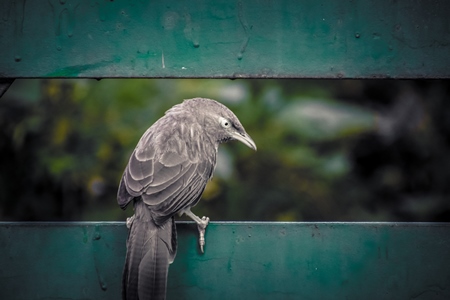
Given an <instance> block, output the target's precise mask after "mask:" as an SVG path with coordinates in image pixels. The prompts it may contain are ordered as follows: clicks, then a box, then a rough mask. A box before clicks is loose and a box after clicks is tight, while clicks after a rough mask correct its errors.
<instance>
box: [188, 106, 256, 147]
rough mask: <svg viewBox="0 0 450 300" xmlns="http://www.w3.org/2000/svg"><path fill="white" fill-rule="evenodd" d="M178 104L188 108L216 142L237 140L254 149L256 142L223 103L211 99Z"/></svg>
mask: <svg viewBox="0 0 450 300" xmlns="http://www.w3.org/2000/svg"><path fill="white" fill-rule="evenodd" d="M180 106H183V108H186V109H189V110H190V111H191V113H192V114H194V115H196V117H197V120H199V122H201V125H202V127H203V129H204V130H205V131H206V133H207V134H208V136H209V137H210V138H212V139H213V140H214V141H215V142H217V143H224V142H227V141H231V140H238V141H240V142H242V143H243V144H245V145H246V146H248V147H250V148H252V149H253V150H255V151H256V144H255V142H254V141H253V139H252V138H251V137H250V136H249V135H248V133H247V132H246V131H245V129H244V126H242V124H241V122H240V121H239V119H238V118H237V117H236V115H235V114H234V113H233V112H232V111H231V110H230V109H228V108H227V107H226V106H225V105H223V104H221V103H219V102H217V101H215V100H211V99H205V98H193V99H188V100H184V102H183V103H182V104H180Z"/></svg>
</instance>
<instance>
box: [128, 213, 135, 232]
mask: <svg viewBox="0 0 450 300" xmlns="http://www.w3.org/2000/svg"><path fill="white" fill-rule="evenodd" d="M134 218H135V217H134V215H132V216H131V217H129V218H127V223H126V224H127V228H128V229H130V228H131V224H133V221H134Z"/></svg>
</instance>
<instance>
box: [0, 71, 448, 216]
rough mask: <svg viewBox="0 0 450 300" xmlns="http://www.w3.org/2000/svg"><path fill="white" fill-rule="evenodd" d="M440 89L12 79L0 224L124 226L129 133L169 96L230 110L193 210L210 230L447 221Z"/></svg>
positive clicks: (2, 110) (4, 102)
mask: <svg viewBox="0 0 450 300" xmlns="http://www.w3.org/2000/svg"><path fill="white" fill-rule="evenodd" d="M449 86H450V85H449V84H448V81H394V80H392V81H388V80H384V81H378V80H372V81H358V80H335V81H329V80H321V81H317V80H315V81H313V80H199V79H197V80H195V79H179V80H178V79H166V80H163V79H154V80H144V79H143V80H138V79H128V80H118V79H115V80H101V81H95V80H87V79H83V80H16V81H15V82H14V83H13V85H12V86H11V88H10V89H9V90H8V92H7V93H6V94H5V95H4V96H3V97H2V98H1V99H0V153H1V155H0V164H1V172H0V218H1V220H96V221H99V220H124V219H125V218H126V216H128V215H131V214H132V210H131V209H128V211H127V212H122V211H121V210H120V208H119V207H118V206H117V205H116V199H115V198H116V191H117V186H118V183H119V180H120V177H121V175H122V171H123V169H124V167H125V165H126V163H127V160H128V157H129V155H130V153H131V152H132V149H133V148H134V147H135V145H136V143H137V142H138V140H139V138H140V136H141V135H142V133H143V132H144V131H145V130H146V129H147V128H148V127H149V126H150V125H151V124H152V123H153V122H155V121H156V120H157V119H158V118H159V117H161V116H162V115H163V113H164V111H166V110H167V109H168V108H170V107H171V106H172V105H174V104H176V103H179V102H180V101H182V99H187V98H192V97H197V96H201V97H208V98H213V99H217V100H219V101H221V102H223V103H224V104H225V105H227V106H228V107H230V109H232V110H233V111H234V112H235V113H236V115H237V116H238V117H239V118H240V120H241V121H242V123H243V125H244V126H245V128H246V129H247V131H248V132H249V134H250V135H251V136H252V137H253V139H254V140H255V142H256V144H257V146H258V151H257V152H256V153H255V152H253V151H252V150H250V149H248V148H247V147H245V146H244V145H242V144H240V143H237V142H234V143H229V144H227V145H225V146H222V147H221V149H220V151H219V162H218V166H217V169H216V172H215V176H214V178H213V180H212V181H211V182H210V183H209V184H208V187H207V189H206V191H205V193H204V196H203V200H202V201H200V203H199V204H198V205H197V207H196V208H194V212H195V213H197V214H198V215H207V216H209V217H210V218H211V219H212V220H215V221H217V220H277V221H450V202H449V201H448V196H449V195H450V185H449V184H448V182H449V181H450V105H449V103H448V98H449V95H450V88H449Z"/></svg>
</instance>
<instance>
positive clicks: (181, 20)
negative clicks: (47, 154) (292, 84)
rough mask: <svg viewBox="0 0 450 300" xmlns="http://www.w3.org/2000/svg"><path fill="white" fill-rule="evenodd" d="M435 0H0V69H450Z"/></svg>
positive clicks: (294, 72) (377, 72)
mask: <svg viewBox="0 0 450 300" xmlns="http://www.w3.org/2000/svg"><path fill="white" fill-rule="evenodd" d="M449 11H450V2H448V1H445V0H417V1H410V0H399V1H390V0H360V1H351V0H343V1H333V0H300V1H294V0H285V1H259V0H248V1H213V0H197V1H194V2H192V1H191V2H185V1H177V0H169V1H164V2H161V1H126V0H115V1H91V0H71V1H60V0H49V1H44V2H41V1H26V0H5V1H0V41H1V47H0V78H21V77H31V78H41V77H70V78H74V77H76V78H78V77H90V78H105V77H113V78H115V77H153V78H155V77H156V78H159V77H177V78H187V77H202V78H203V77H213V78H242V77H245V78H254V77H257V78H266V77H273V78H284V77H293V78H449V77H450V56H449V55H448V53H449V47H450V46H449V45H450V34H449V26H448V12H449Z"/></svg>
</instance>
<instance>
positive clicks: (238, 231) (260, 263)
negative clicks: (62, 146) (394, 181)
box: [0, 222, 450, 300]
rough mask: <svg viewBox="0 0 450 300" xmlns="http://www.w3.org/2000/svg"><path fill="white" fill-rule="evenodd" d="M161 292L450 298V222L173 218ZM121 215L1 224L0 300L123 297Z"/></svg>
mask: <svg viewBox="0 0 450 300" xmlns="http://www.w3.org/2000/svg"><path fill="white" fill-rule="evenodd" d="M177 226H178V233H179V250H178V255H177V258H176V260H175V262H174V263H173V264H172V265H171V266H170V269H169V282H168V299H450V268H449V265H450V264H449V263H450V224H439V223H270V222H265V223H252V222H250V223H246V222H237V223H232V222H213V223H211V224H210V226H209V227H208V229H207V234H206V243H207V244H206V249H205V253H204V254H201V253H200V252H199V250H198V246H197V228H196V225H194V224H193V223H178V225H177ZM126 235H127V228H126V227H125V224H124V223H114V222H88V223H86V222H78V223H0V253H1V255H0V266H1V268H0V286H1V288H0V299H27V300H33V299H36V300H37V299H108V300H110V299H120V284H121V273H122V266H123V262H124V259H125V240H126Z"/></svg>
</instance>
